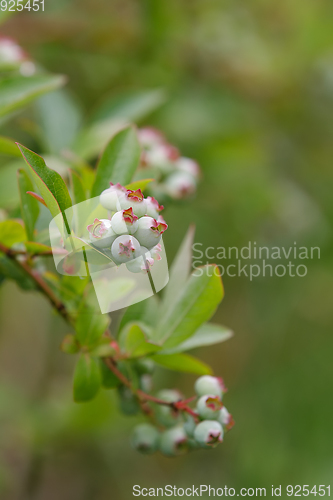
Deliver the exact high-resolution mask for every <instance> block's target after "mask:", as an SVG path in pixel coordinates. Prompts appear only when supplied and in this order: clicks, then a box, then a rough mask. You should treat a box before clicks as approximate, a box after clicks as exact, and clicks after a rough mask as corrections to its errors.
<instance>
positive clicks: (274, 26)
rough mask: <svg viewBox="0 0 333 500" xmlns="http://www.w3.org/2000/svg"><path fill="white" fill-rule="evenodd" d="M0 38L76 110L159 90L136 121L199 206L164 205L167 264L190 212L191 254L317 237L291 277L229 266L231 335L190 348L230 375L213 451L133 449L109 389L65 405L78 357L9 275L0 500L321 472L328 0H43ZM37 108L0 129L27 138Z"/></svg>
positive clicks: (327, 243)
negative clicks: (194, 172)
mask: <svg viewBox="0 0 333 500" xmlns="http://www.w3.org/2000/svg"><path fill="white" fill-rule="evenodd" d="M1 32H2V33H3V34H6V35H10V36H11V37H13V38H16V39H17V40H18V42H19V43H20V44H21V45H22V46H23V47H24V48H25V49H26V50H27V51H28V52H29V53H30V55H31V56H32V57H33V58H34V59H35V60H36V61H37V62H38V63H39V64H41V65H42V66H43V67H44V68H46V69H47V70H49V71H51V72H55V73H62V74H65V75H67V76H68V84H67V87H66V88H67V90H68V91H69V92H70V94H71V95H72V96H73V97H74V98H75V100H76V102H77V105H78V106H79V107H80V108H81V109H82V113H83V116H89V115H91V114H93V113H94V109H95V108H96V106H98V104H99V103H100V102H101V101H102V99H104V98H105V97H106V96H107V95H109V94H110V95H113V94H117V93H118V92H123V91H130V90H135V91H136V90H140V91H141V90H149V89H163V90H164V91H165V93H166V100H165V103H164V104H163V105H162V106H161V107H159V109H158V110H156V111H154V112H153V113H151V115H150V116H149V117H147V118H145V120H144V121H143V122H142V121H141V122H140V125H153V126H156V127H158V128H160V129H161V130H163V132H165V134H166V135H167V137H168V138H169V139H170V141H171V142H173V143H175V144H176V145H177V146H178V147H179V148H180V149H181V151H182V153H183V154H185V155H187V156H190V157H192V158H195V159H197V160H198V162H199V163H200V165H201V167H202V170H203V174H204V176H203V181H202V183H201V185H200V187H199V190H198V193H197V196H196V198H195V200H192V201H191V202H189V203H186V204H181V205H177V206H175V205H174V206H172V207H170V208H168V209H167V211H166V214H165V216H166V218H167V221H168V223H169V224H170V226H169V231H168V234H167V235H166V236H165V243H166V246H167V250H168V255H169V258H170V260H172V257H173V256H174V255H175V253H176V251H177V248H178V246H179V244H180V242H181V240H182V237H183V235H184V234H185V232H186V230H187V227H188V225H189V224H190V223H191V222H194V223H195V224H196V226H197V232H196V238H195V239H196V241H197V242H200V243H202V244H203V247H204V248H205V247H208V246H237V247H239V248H240V247H242V246H244V245H247V244H248V242H249V241H252V242H254V241H256V242H257V244H258V245H260V244H266V245H269V246H286V247H289V246H290V245H293V244H294V242H296V243H297V246H308V247H311V246H319V247H320V248H321V257H320V259H315V260H312V261H311V260H309V261H307V262H306V264H307V266H308V274H307V276H306V277H304V278H291V277H284V278H257V279H255V280H253V281H252V282H250V281H249V279H247V278H246V277H244V276H243V277H239V278H236V277H235V278H230V277H225V278H224V286H225V291H226V296H225V299H224V301H223V303H222V304H221V306H220V308H219V310H218V312H217V313H216V316H215V318H214V321H216V322H220V323H222V324H224V325H227V326H229V327H231V328H232V329H233V330H234V332H235V336H234V338H233V339H232V340H230V341H228V342H226V343H225V344H221V345H220V346H218V347H212V348H209V347H207V348H202V349H201V350H200V351H199V352H196V353H195V354H197V355H199V356H200V357H201V358H202V359H203V360H205V361H208V362H210V363H211V364H212V366H213V368H214V371H215V372H216V373H217V374H221V375H222V376H223V377H224V378H225V381H226V384H227V386H228V387H229V392H228V394H227V395H226V396H225V402H226V406H227V407H228V409H229V410H230V411H231V412H232V413H233V415H234V418H235V421H236V426H235V427H234V429H233V430H232V432H231V433H230V434H228V435H227V436H226V439H225V442H224V444H223V445H222V446H220V447H218V448H217V449H215V450H214V451H211V452H204V451H200V452H196V453H193V454H190V455H187V456H185V457H181V458H179V459H174V460H170V459H166V458H163V457H161V456H153V457H148V458H146V457H141V456H140V455H138V454H137V453H136V452H134V451H132V449H131V447H130V444H129V440H128V435H129V432H130V429H131V428H132V426H133V425H134V423H135V422H136V418H135V417H134V418H130V417H123V416H122V415H121V414H120V413H119V412H118V408H117V404H116V401H115V398H114V397H113V396H112V394H110V393H108V392H103V393H101V395H100V396H99V397H98V398H97V399H96V400H95V401H93V402H92V403H89V404H85V405H75V404H74V403H73V402H72V400H71V377H72V370H73V365H74V360H73V359H72V358H71V357H66V356H65V355H64V354H62V353H60V351H59V348H58V346H59V344H60V342H61V339H62V337H63V334H64V333H67V330H66V327H65V326H64V324H63V323H62V321H61V320H60V319H59V318H57V317H56V316H55V315H54V314H53V313H52V311H50V308H49V306H48V304H47V303H46V301H45V300H44V299H43V298H42V297H40V296H39V295H37V294H34V293H32V294H29V293H24V292H22V291H20V290H19V289H18V287H17V286H16V285H15V284H13V283H6V284H4V285H3V286H2V287H1V290H0V322H1V323H0V324H1V336H0V376H1V387H0V442H1V452H0V458H1V460H0V484H1V486H0V491H1V498H4V499H6V500H7V499H8V500H13V499H23V498H36V499H39V500H53V499H54V500H56V499H57V500H58V499H59V498H61V499H62V500H95V499H96V500H109V499H111V498H112V499H115V500H127V499H129V498H132V487H133V485H134V484H139V485H141V486H142V487H144V486H155V487H157V486H159V487H162V486H164V485H166V484H171V485H173V484H175V485H177V486H179V487H185V486H186V487H187V486H191V485H192V484H194V485H196V486H198V485H200V484H211V485H212V486H215V487H218V486H224V485H228V486H229V487H234V488H241V487H267V488H269V490H268V496H269V491H270V488H271V485H276V486H277V485H279V484H282V485H283V487H285V486H287V485H289V484H292V485H296V484H301V485H302V484H309V485H311V486H313V485H320V484H324V485H328V484H330V481H332V470H333V455H332V449H333V427H332V422H333V403H332V393H333V362H332V355H333V336H332V326H333V318H332V311H333V307H332V292H333V259H332V255H333V254H332V250H333V238H332V220H333V196H332V191H333V182H332V181H333V168H332V159H333V127H332V115H333V4H332V2H331V1H330V0H327V1H325V0H293V1H289V0H280V1H279V2H269V1H267V0H253V1H252V2H248V1H242V0H232V1H227V0H191V1H187V0H168V1H163V0H161V1H156V0H142V1H135V0H119V1H118V0H111V1H110V0H76V1H74V0H73V1H71V0H46V6H45V12H44V13H32V12H31V13H29V12H26V13H24V14H18V15H15V16H13V17H12V18H9V19H7V20H6V22H5V23H4V24H2V26H1ZM33 113H34V110H33V109H32V108H28V109H27V110H25V111H24V113H23V115H22V116H20V117H16V118H15V119H14V120H12V121H10V122H7V123H6V124H4V125H2V126H1V134H4V135H10V136H11V137H13V138H15V139H19V140H21V141H22V142H24V143H25V144H26V145H27V146H28V147H29V146H30V147H34V146H35V144H34V141H33V139H32V138H31V136H30V135H29V133H28V132H27V130H28V129H29V123H30V122H29V120H31V117H32V116H33ZM20 120H21V121H20ZM22 120H23V122H22ZM22 123H23V124H25V125H26V127H24V126H23V127H22ZM1 163H2V164H1V167H0V168H4V167H5V166H6V165H5V160H4V159H1ZM3 188H4V186H3V187H2V188H1V189H2V192H3ZM218 263H219V264H223V262H221V261H220V262H218ZM302 263H303V262H302ZM194 380H195V377H194V376H191V375H178V374H175V373H172V372H168V371H163V372H162V371H161V372H160V373H159V374H158V376H157V380H156V384H157V387H158V386H159V385H164V386H169V387H176V386H178V387H180V388H181V389H182V390H183V391H184V392H185V393H187V394H191V392H192V390H193V389H192V386H193V382H194ZM282 497H285V495H284V494H283V495H282Z"/></svg>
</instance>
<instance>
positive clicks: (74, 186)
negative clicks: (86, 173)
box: [70, 170, 86, 205]
mask: <svg viewBox="0 0 333 500" xmlns="http://www.w3.org/2000/svg"><path fill="white" fill-rule="evenodd" d="M70 181H71V190H72V199H73V205H76V204H77V203H81V202H82V201H85V200H86V193H85V189H84V186H83V182H82V179H81V177H80V176H79V174H78V173H77V172H75V170H70Z"/></svg>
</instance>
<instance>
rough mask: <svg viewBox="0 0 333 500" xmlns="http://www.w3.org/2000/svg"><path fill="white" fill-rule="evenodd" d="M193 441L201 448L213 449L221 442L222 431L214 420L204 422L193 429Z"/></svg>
mask: <svg viewBox="0 0 333 500" xmlns="http://www.w3.org/2000/svg"><path fill="white" fill-rule="evenodd" d="M194 439H195V440H196V442H197V443H198V444H199V445H200V446H201V447H202V448H215V446H217V445H218V443H221V442H222V440H223V429H222V426H221V424H220V423H219V422H216V420H205V421H204V422H200V424H198V425H197V426H196V428H195V431H194Z"/></svg>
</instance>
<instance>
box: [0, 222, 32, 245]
mask: <svg viewBox="0 0 333 500" xmlns="http://www.w3.org/2000/svg"><path fill="white" fill-rule="evenodd" d="M26 239H27V235H26V232H25V229H24V227H23V225H22V224H20V223H19V222H17V221H16V220H4V221H3V222H0V242H1V243H3V244H4V245H5V246H6V247H8V248H10V247H12V246H13V245H15V244H16V243H22V242H23V241H25V240H26Z"/></svg>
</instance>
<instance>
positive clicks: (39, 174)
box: [18, 144, 72, 234]
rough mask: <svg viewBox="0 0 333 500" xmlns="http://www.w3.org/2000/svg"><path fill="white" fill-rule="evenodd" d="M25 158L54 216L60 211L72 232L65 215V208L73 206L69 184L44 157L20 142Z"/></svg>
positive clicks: (67, 227) (19, 145) (68, 230)
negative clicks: (47, 164) (52, 168)
mask: <svg viewBox="0 0 333 500" xmlns="http://www.w3.org/2000/svg"><path fill="white" fill-rule="evenodd" d="M18 147H19V148H20V151H21V153H22V156H23V158H24V159H25V161H26V162H27V164H28V165H29V167H30V168H31V171H32V175H33V178H34V181H35V182H36V185H37V187H38V189H39V191H40V193H41V195H42V197H43V199H44V201H45V203H46V205H47V207H48V209H49V210H50V212H51V214H52V217H56V216H57V215H58V214H59V213H62V214H63V216H64V220H65V225H66V229H67V232H68V234H70V229H69V226H68V223H67V219H66V217H65V214H64V212H65V210H66V209H67V208H69V207H71V206H72V200H71V198H70V196H69V192H68V189H67V186H66V184H65V182H64V180H63V178H62V177H61V176H60V175H59V174H58V172H55V171H54V170H51V169H50V168H48V167H47V166H46V164H45V161H44V160H43V158H42V157H41V156H39V155H37V154H36V153H34V152H33V151H30V149H27V148H26V147H24V146H22V145H21V144H18Z"/></svg>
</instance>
